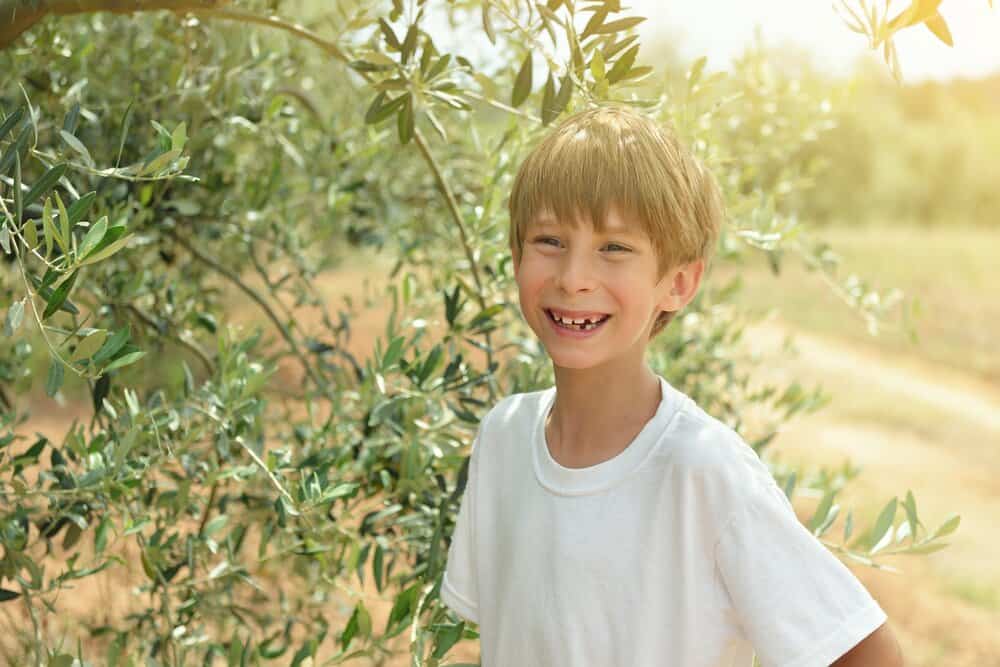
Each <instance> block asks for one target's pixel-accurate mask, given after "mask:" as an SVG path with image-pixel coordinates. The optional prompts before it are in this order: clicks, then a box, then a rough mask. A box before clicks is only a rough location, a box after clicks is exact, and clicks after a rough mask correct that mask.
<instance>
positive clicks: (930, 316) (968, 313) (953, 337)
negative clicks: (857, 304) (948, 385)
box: [720, 224, 1000, 382]
mask: <svg viewBox="0 0 1000 667" xmlns="http://www.w3.org/2000/svg"><path fill="white" fill-rule="evenodd" d="M816 236H817V237H818V238H820V239H823V240H825V241H828V242H829V243H830V244H831V246H832V247H833V249H834V251H835V252H837V254H839V255H840V256H841V258H842V262H841V265H840V269H839V275H842V276H845V277H846V276H847V275H849V274H851V273H855V274H857V275H858V276H859V277H860V278H862V279H864V280H867V281H868V282H869V284H871V285H873V286H875V287H876V288H877V289H879V290H880V291H883V290H887V289H890V288H893V287H896V288H899V289H901V290H902V291H903V292H904V294H905V295H906V298H907V299H910V298H916V299H917V300H918V302H919V304H920V306H919V307H920V312H921V313H922V315H921V316H919V317H918V319H917V321H916V330H917V334H918V339H919V340H918V342H917V343H912V342H910V341H909V339H908V338H907V337H906V336H905V335H903V333H902V332H901V331H895V332H893V331H885V332H883V333H880V334H879V335H878V336H877V337H873V336H871V335H870V334H869V333H868V332H867V329H866V327H865V325H864V322H863V321H862V319H861V318H860V317H859V316H858V315H856V314H855V313H854V312H853V311H852V310H851V309H850V308H849V307H848V306H847V305H846V304H845V303H844V302H843V301H842V300H840V299H839V298H838V297H837V296H836V295H835V294H834V293H833V292H832V291H831V290H830V288H829V287H828V286H827V285H825V284H824V282H823V281H822V279H821V278H820V276H819V275H818V274H816V273H810V272H809V271H807V270H806V269H805V268H804V267H803V266H802V265H801V262H798V261H797V259H796V258H795V257H791V256H788V259H787V261H785V262H783V265H782V270H781V275H780V276H774V275H773V274H772V273H771V271H770V269H769V268H768V267H767V266H766V263H765V262H764V261H763V258H761V257H757V258H754V257H752V256H751V257H752V261H750V262H749V263H748V265H747V266H746V267H744V268H742V269H733V268H729V267H726V268H725V269H722V267H720V269H722V270H720V274H723V275H725V274H726V273H732V272H733V271H735V270H738V271H739V272H740V274H741V275H742V277H743V280H744V285H745V288H744V290H743V292H742V293H741V296H740V299H742V300H743V303H744V304H745V305H746V306H748V307H750V308H753V309H755V310H769V309H771V308H778V309H779V310H780V312H781V315H782V318H783V319H785V320H786V321H788V322H789V323H790V324H792V325H794V326H796V327H800V328H802V329H803V330H805V331H808V332H813V333H818V334H823V335H829V336H833V337H836V338H838V339H841V340H846V341H850V342H852V343H856V344H858V345H862V346H865V347H869V348H871V349H873V350H875V351H878V352H879V353H886V354H890V355H893V356H894V357H899V358H901V357H919V358H922V359H925V360H928V361H932V362H938V363H942V364H945V365H947V366H950V367H952V368H954V369H955V370H958V371H962V372H968V373H972V374H973V375H975V376H978V377H979V378H981V379H984V380H987V381H990V382H1000V355H997V354H996V353H995V346H994V343H993V336H994V332H996V331H997V330H1000V299H995V298H990V296H989V295H990V294H992V293H993V292H995V291H996V286H997V285H998V278H997V275H996V268H995V267H996V259H995V258H996V256H997V254H998V253H1000V228H996V229H988V228H984V227H971V226H968V225H954V226H949V227H931V228H925V227H917V226H912V225H886V224H881V225H870V226H862V227H830V228H824V229H820V230H817V231H816Z"/></svg>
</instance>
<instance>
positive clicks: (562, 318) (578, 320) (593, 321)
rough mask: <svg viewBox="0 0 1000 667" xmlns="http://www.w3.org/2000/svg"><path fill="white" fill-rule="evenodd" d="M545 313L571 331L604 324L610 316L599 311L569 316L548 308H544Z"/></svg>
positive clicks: (557, 324)
mask: <svg viewBox="0 0 1000 667" xmlns="http://www.w3.org/2000/svg"><path fill="white" fill-rule="evenodd" d="M545 314H546V315H548V317H549V319H550V320H552V321H553V322H555V324H556V326H559V327H562V328H563V329H570V330H572V331H590V330H591V329H596V328H597V327H599V326H601V325H602V324H604V323H605V322H606V321H607V320H608V319H609V318H610V317H611V316H610V315H604V314H601V313H593V314H587V315H585V316H583V317H569V316H566V315H561V314H558V313H556V312H555V311H553V310H552V309H550V308H546V309H545Z"/></svg>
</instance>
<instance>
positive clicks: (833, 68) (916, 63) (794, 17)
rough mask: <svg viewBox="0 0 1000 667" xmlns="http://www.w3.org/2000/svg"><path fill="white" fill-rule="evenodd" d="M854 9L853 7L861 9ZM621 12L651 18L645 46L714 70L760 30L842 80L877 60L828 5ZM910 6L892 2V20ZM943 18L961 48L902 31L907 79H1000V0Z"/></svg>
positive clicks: (663, 2)
mask: <svg viewBox="0 0 1000 667" xmlns="http://www.w3.org/2000/svg"><path fill="white" fill-rule="evenodd" d="M838 1H839V0H838ZM873 1H874V2H877V3H878V5H879V7H880V8H881V7H883V6H884V4H883V2H882V0H873ZM847 2H848V4H849V6H850V7H852V8H856V7H857V6H858V4H859V0H847ZM622 5H623V6H629V7H631V10H629V11H627V12H625V14H623V15H627V16H645V17H647V19H648V20H647V21H645V22H644V23H642V24H640V25H639V27H638V31H639V34H640V35H641V41H642V42H644V43H645V42H647V41H651V40H652V39H654V38H671V39H676V40H678V42H679V44H678V45H679V50H680V53H681V55H683V56H686V57H688V58H697V57H699V56H707V57H708V68H709V69H717V70H718V69H726V68H728V65H729V62H730V60H731V58H732V57H733V56H735V55H738V54H739V53H740V52H741V51H742V49H743V47H744V46H745V45H746V43H747V42H749V41H751V40H752V39H753V34H754V30H755V27H756V26H758V25H759V26H760V28H761V32H762V34H763V37H764V40H765V42H766V43H769V44H778V43H782V42H793V43H795V44H797V45H799V46H802V47H804V48H806V49H808V50H809V51H811V52H812V53H813V54H814V56H815V58H816V60H815V62H816V64H817V65H818V66H819V67H822V68H823V69H826V70H827V71H830V72H833V73H837V74H846V73H848V72H849V71H850V69H851V67H852V66H853V64H854V63H855V61H856V59H857V57H858V56H860V55H862V54H865V53H872V52H871V50H870V49H869V48H868V43H867V39H866V38H865V37H864V36H863V35H859V34H857V33H855V32H852V31H851V30H850V29H849V28H848V27H847V26H846V24H844V23H843V21H842V20H841V19H840V18H839V16H838V15H837V13H836V12H835V11H834V9H833V4H832V2H831V1H829V0H631V1H629V0H623V2H622ZM908 5H909V2H906V1H905V0H893V1H892V2H891V3H890V5H889V7H890V16H895V15H896V14H897V13H898V12H899V11H901V10H903V9H905V8H906V7H907V6H908ZM940 11H941V14H942V16H944V18H945V21H946V22H947V23H948V26H949V28H950V29H951V34H952V36H953V37H954V42H955V46H954V47H949V46H947V45H946V44H944V43H942V42H940V41H939V40H938V39H937V37H935V36H934V35H933V34H931V32H930V31H929V30H928V29H927V28H926V27H925V26H914V27H911V28H907V29H906V30H903V31H901V32H900V33H898V34H897V36H896V40H895V41H896V49H897V52H898V55H899V60H900V65H901V67H902V70H903V78H904V80H905V81H906V82H907V83H916V82H919V81H924V80H927V79H935V80H946V79H950V78H954V77H980V76H984V75H987V74H993V73H1000V1H996V0H995V1H994V3H993V8H992V9H990V5H989V2H988V0H943V2H942V4H941V9H940Z"/></svg>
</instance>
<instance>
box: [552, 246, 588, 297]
mask: <svg viewBox="0 0 1000 667" xmlns="http://www.w3.org/2000/svg"><path fill="white" fill-rule="evenodd" d="M594 276H595V274H594V267H593V266H591V263H590V259H589V258H587V257H582V256H580V255H579V254H577V253H567V254H566V255H565V256H564V258H563V261H562V262H561V263H560V266H559V272H558V274H557V276H556V283H557V286H558V287H559V288H560V289H562V290H563V291H565V292H580V291H587V290H591V289H593V288H594V283H595V278H594Z"/></svg>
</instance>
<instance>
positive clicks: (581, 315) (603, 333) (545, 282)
mask: <svg viewBox="0 0 1000 667" xmlns="http://www.w3.org/2000/svg"><path fill="white" fill-rule="evenodd" d="M606 222H607V224H606V225H605V231H604V232H603V233H598V232H596V231H595V230H594V229H593V227H592V226H591V225H590V224H586V223H584V224H581V225H578V226H576V227H573V226H571V225H569V224H559V222H557V221H556V220H555V219H554V218H552V217H547V216H544V215H542V216H538V217H536V218H535V219H534V220H532V221H531V222H530V223H529V224H528V226H527V229H526V230H525V234H524V244H523V247H522V249H521V260H520V263H519V264H518V265H517V267H516V269H515V278H516V280H517V286H518V293H519V296H520V303H521V311H522V313H523V314H524V317H525V320H526V321H527V322H528V325H529V326H530V327H531V328H532V330H533V331H534V332H535V335H537V336H538V338H539V340H540V341H541V343H542V345H544V346H545V349H546V351H547V352H548V354H549V357H550V358H551V359H552V361H553V363H554V364H555V365H556V366H559V367H562V368H577V369H582V368H590V367H594V366H597V365H601V364H604V363H606V362H609V361H614V360H615V359H625V358H630V359H631V358H637V359H639V360H641V359H642V353H643V352H644V351H645V348H646V345H647V343H648V341H649V334H650V331H651V329H652V327H653V324H654V323H655V321H656V317H657V315H658V314H659V313H660V311H662V310H679V309H680V308H682V307H683V306H684V305H685V304H686V303H687V301H689V300H690V298H691V297H693V296H694V290H696V289H697V283H698V282H699V281H700V277H701V269H700V267H695V268H691V269H689V268H685V267H681V268H680V269H673V270H671V271H668V272H667V274H666V275H665V276H663V278H662V279H659V280H658V262H657V256H656V251H655V249H654V248H653V245H652V243H651V242H650V240H649V238H648V237H647V236H646V235H645V233H644V232H643V231H642V229H641V228H640V227H639V226H638V225H637V224H635V223H634V222H633V223H631V224H630V221H629V220H627V219H625V218H623V217H622V216H621V215H620V214H619V212H618V211H617V210H616V209H615V208H614V207H612V208H611V209H610V211H609V213H608V219H607V221H606ZM697 264H700V262H698V263H697ZM686 266H687V267H691V266H692V265H686ZM694 274H697V275H694ZM678 276H680V277H678ZM692 279H693V283H694V284H693V285H692V284H691V281H692ZM678 288H679V289H678ZM557 318H558V319H561V320H563V322H565V320H567V319H574V320H588V322H589V323H585V324H583V325H582V326H581V325H575V324H565V323H561V322H559V321H557Z"/></svg>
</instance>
